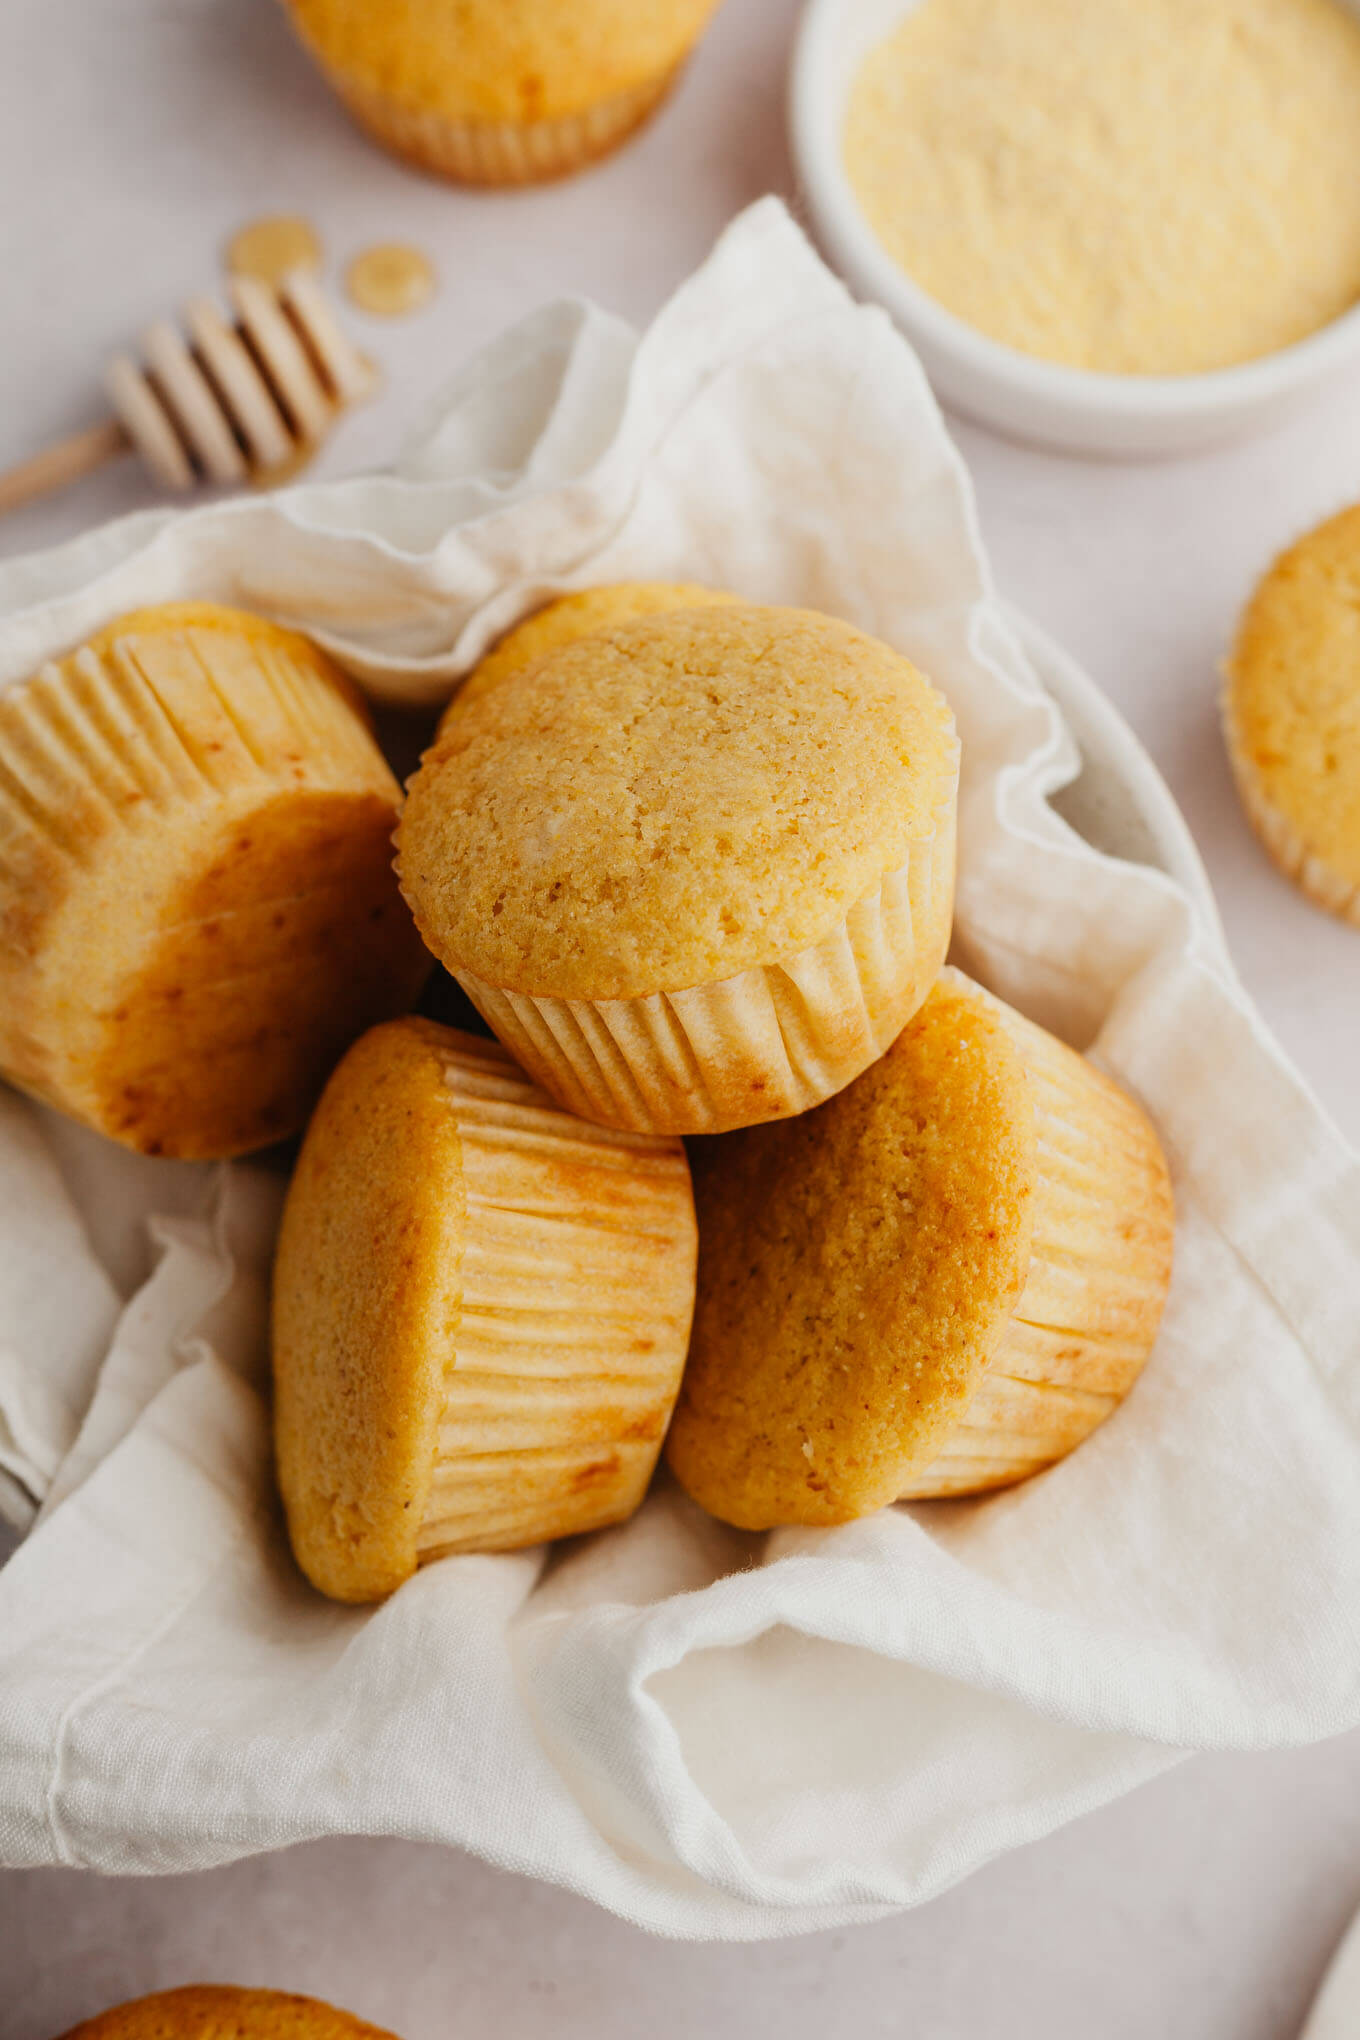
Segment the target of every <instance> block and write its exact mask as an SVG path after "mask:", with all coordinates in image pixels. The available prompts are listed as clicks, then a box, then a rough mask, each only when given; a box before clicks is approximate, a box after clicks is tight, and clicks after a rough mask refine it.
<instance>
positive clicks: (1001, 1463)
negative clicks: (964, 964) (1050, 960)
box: [901, 1000, 1174, 1501]
mask: <svg viewBox="0 0 1360 2040" xmlns="http://www.w3.org/2000/svg"><path fill="white" fill-rule="evenodd" d="M991 1005H992V1009H993V1010H994V1011H995V1012H997V1013H998V1014H999V1015H1000V1017H1001V1018H1002V1019H1003V1021H1004V1022H1005V1025H1006V1028H1007V1031H1008V1032H1009V1034H1010V1036H1011V1039H1012V1040H1013V1041H1014V1043H1015V1045H1016V1047H1017V1048H1018V1050H1019V1051H1020V1054H1021V1056H1022V1058H1023V1060H1024V1064H1025V1068H1026V1071H1027V1072H1028V1075H1029V1077H1030V1081H1031V1083H1032V1084H1033V1086H1034V1090H1035V1106H1036V1114H1037V1126H1038V1137H1039V1139H1038V1163H1039V1169H1038V1181H1037V1184H1036V1189H1035V1211H1034V1240H1033V1247H1032V1251H1031V1258H1030V1266H1029V1273H1028V1277H1027V1279H1026V1283H1025V1288H1024V1292H1023V1294H1022V1296H1021V1299H1020V1303H1019V1306H1018V1308H1017V1309H1016V1311H1015V1313H1014V1315H1013V1317H1012V1318H1011V1321H1010V1323H1009V1324H1008V1325H1007V1327H1006V1329H1005V1331H1004V1333H1003V1335H1002V1338H1001V1341H1000V1344H999V1345H998V1348H997V1351H996V1353H995V1354H994V1355H993V1357H992V1361H991V1364H990V1366H989V1367H988V1369H987V1372H986V1374H985V1375H984V1377H983V1379H982V1381H981V1383H980V1385H979V1387H978V1390H977V1392H976V1394H975V1395H974V1396H973V1398H972V1400H971V1401H970V1403H969V1404H968V1408H967V1410H966V1412H965V1413H964V1416H963V1417H962V1418H961V1420H960V1421H959V1423H958V1424H957V1425H956V1426H955V1427H954V1429H953V1430H952V1431H951V1432H950V1433H949V1435H948V1437H947V1439H946V1441H945V1444H944V1447H943V1449H942V1450H941V1451H940V1452H939V1453H938V1454H937V1455H936V1457H935V1458H934V1459H933V1460H932V1461H931V1463H930V1464H929V1465H928V1466H927V1467H925V1468H924V1469H923V1470H922V1471H921V1472H920V1473H918V1474H916V1475H914V1476H913V1478H912V1479H911V1481H910V1482H909V1483H908V1485H907V1487H906V1488H905V1489H904V1491H903V1494H902V1497H901V1498H902V1500H904V1501H907V1500H920V1499H924V1498H926V1497H929V1496H938V1495H958V1494H975V1493H978V1492H980V1491H982V1490H984V1489H987V1488H995V1487H1007V1486H1009V1485H1010V1484H1011V1483H1012V1482H1014V1481H1018V1480H1025V1479H1027V1478H1028V1476H1029V1475H1030V1474H1033V1473H1038V1472H1040V1471H1041V1470H1042V1468H1044V1467H1045V1466H1051V1465H1052V1464H1054V1462H1055V1461H1057V1460H1059V1459H1062V1458H1064V1457H1065V1456H1066V1454H1067V1453H1069V1452H1070V1451H1072V1449H1073V1447H1074V1446H1077V1445H1079V1444H1080V1443H1081V1442H1082V1440H1083V1439H1084V1438H1086V1437H1088V1436H1089V1435H1090V1433H1091V1432H1092V1431H1094V1430H1095V1429H1096V1427H1097V1425H1099V1424H1102V1423H1103V1422H1104V1421H1105V1419H1106V1417H1108V1416H1109V1415H1110V1413H1111V1411H1113V1410H1114V1409H1116V1408H1117V1407H1118V1405H1119V1403H1120V1402H1121V1401H1122V1400H1123V1398H1124V1396H1125V1395H1127V1393H1128V1391H1129V1389H1130V1388H1131V1387H1132V1386H1133V1384H1134V1382H1135V1381H1136V1380H1137V1378H1138V1375H1139V1374H1140V1372H1141V1371H1142V1368H1143V1365H1144V1362H1145V1361H1146V1359H1147V1357H1148V1354H1149V1353H1150V1352H1151V1350H1152V1345H1153V1341H1154V1339H1155V1338H1156V1335H1157V1326H1158V1324H1159V1322H1160V1319H1161V1314H1162V1308H1163V1305H1164V1303H1165V1300H1166V1290H1167V1284H1168V1282H1169V1280H1170V1274H1171V1253H1172V1230H1173V1217H1174V1215H1173V1210H1172V1202H1171V1191H1170V1185H1169V1182H1168V1179H1167V1175H1166V1165H1165V1162H1164V1160H1163V1157H1162V1151H1161V1147H1160V1144H1159V1142H1158V1140H1157V1136H1156V1134H1155V1132H1154V1131H1153V1128H1152V1126H1151V1123H1150V1122H1149V1120H1148V1118H1147V1116H1146V1114H1145V1113H1144V1112H1143V1110H1142V1108H1141V1106H1139V1105H1138V1104H1137V1103H1136V1102H1135V1101H1134V1100H1133V1099H1132V1098H1130V1097H1129V1096H1128V1095H1127V1094H1126V1093H1125V1092H1123V1091H1121V1090H1120V1089H1119V1087H1118V1086H1117V1085H1116V1084H1115V1083H1113V1082H1112V1081H1111V1080H1110V1079H1109V1078H1108V1077H1106V1076H1105V1075H1104V1074H1103V1073H1102V1072H1101V1071H1099V1070H1097V1069H1096V1068H1095V1067H1094V1066H1093V1065H1092V1064H1090V1063H1088V1062H1086V1061H1085V1059H1084V1058H1083V1057H1081V1056H1079V1055H1077V1054H1076V1053H1075V1052H1074V1051H1073V1050H1072V1049H1070V1048H1067V1047H1066V1046H1065V1045H1064V1044H1063V1043H1062V1042H1060V1041H1057V1040H1055V1039H1054V1037H1053V1036H1052V1035H1049V1034H1046V1033H1045V1032H1044V1031H1043V1029H1042V1028H1039V1027H1035V1026H1034V1025H1032V1023H1031V1022H1029V1021H1027V1020H1025V1019H1023V1018H1022V1017H1021V1015H1019V1014H1018V1013H1015V1012H1013V1011H1012V1010H1011V1009H1010V1008H1009V1007H1006V1006H1003V1005H1002V1004H1001V1002H1000V1001H999V1000H994V1001H991Z"/></svg>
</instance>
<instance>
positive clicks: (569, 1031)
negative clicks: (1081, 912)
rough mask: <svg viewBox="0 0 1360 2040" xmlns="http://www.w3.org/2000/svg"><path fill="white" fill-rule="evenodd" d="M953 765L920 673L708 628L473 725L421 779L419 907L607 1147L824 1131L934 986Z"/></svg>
mask: <svg viewBox="0 0 1360 2040" xmlns="http://www.w3.org/2000/svg"><path fill="white" fill-rule="evenodd" d="M957 784H958V743H957V739H956V738H955V735H954V727H953V720H952V718H951V716H950V713H949V710H948V708H947V707H946V705H945V703H944V702H943V700H942V699H941V697H940V696H939V695H938V694H937V693H936V692H935V690H934V688H933V687H931V686H930V684H929V682H928V681H926V680H925V679H924V678H923V677H922V675H921V674H920V673H918V672H917V670H916V669H915V667H914V666H912V665H911V663H910V662H909V661H908V660H907V659H905V658H903V657H902V656H901V655H900V654H899V653H897V652H895V651H893V650H891V649H890V648H889V647H888V646H887V645H884V644H881V643H880V642H879V641H878V640H877V639H875V638H871V637H868V636H866V635H865V634H864V632H862V631H858V630H854V629H852V628H851V627H850V625H848V624H844V623H840V622H838V621H836V620H835V619H834V618H832V617H828V616H822V615H818V614H816V613H815V612H813V611H811V610H792V609H771V608H759V607H755V606H752V605H748V604H740V603H730V604H711V605H709V606H707V607H705V608H702V609H678V610H670V611H665V612H662V613H659V614H656V615H652V616H645V617H641V618H637V619H635V620H634V621H632V622H630V623H626V624H622V625H620V626H618V627H617V628H614V629H610V630H604V631H597V632H596V633H595V634H593V635H591V636H588V637H584V638H581V639H578V640H577V641H576V642H574V643H568V644H564V645H561V646H559V647H558V648H557V649H556V650H554V651H552V652H550V653H549V654H547V655H546V656H544V657H542V658H540V659H538V660H537V661H535V662H534V663H533V664H532V665H530V666H529V667H527V668H526V669H525V670H524V671H522V672H520V673H518V674H517V675H516V677H515V681H514V684H513V685H507V686H499V687H489V688H485V689H483V690H480V691H474V692H473V693H472V694H471V695H470V696H469V697H468V698H467V699H465V700H459V701H455V703H454V704H453V706H452V708H451V709H450V710H449V712H448V714H447V715H446V716H445V718H444V722H443V724H442V726H441V730H440V734H439V736H438V739H437V741H436V743H435V745H434V747H433V749H432V750H431V751H429V752H427V754H426V756H425V759H424V761H423V763H422V765H421V768H420V771H419V772H418V773H417V774H416V775H415V777H414V779H413V780H412V781H411V784H410V789H409V793H408V798H407V804H406V807H405V809H404V811H403V816H402V821H401V825H400V828H399V830H398V837H397V844H398V869H399V872H400V876H401V884H402V889H403V891H404V893H405V895H406V898H407V900H408V901H409V902H410V905H411V908H412V911H413V913H414V914H415V917H416V923H417V925H418V927H419V928H420V930H421V933H422V934H423V935H424V937H425V940H426V942H427V943H428V945H429V947H430V948H431V949H432V950H433V952H434V953H435V955H436V956H438V957H439V959H440V961H441V962H442V963H443V964H444V965H445V966H446V967H447V968H448V969H449V970H450V971H451V972H452V973H453V975H454V976H455V977H456V978H457V979H458V981H459V983H460V984H461V985H462V986H463V989H464V990H465V991H466V992H467V993H468V995H469V997H470V998H471V999H472V1000H473V1002H474V1003H475V1004H476V1006H477V1007H478V1009H479V1011H480V1012H481V1013H482V1015H483V1017H484V1018H485V1019H486V1020H487V1021H488V1022H489V1024H490V1025H491V1027H492V1028H493V1029H494V1030H495V1032H496V1033H497V1034H498V1035H499V1036H500V1038H501V1040H502V1041H504V1042H505V1044H506V1046H507V1047H508V1048H509V1049H510V1050H511V1052H512V1053H513V1054H514V1055H515V1057H516V1058H517V1060H518V1061H519V1062H520V1063H521V1064H522V1065H523V1066H524V1068H525V1069H526V1070H528V1072H529V1073H530V1075H531V1076H532V1077H533V1078H534V1079H535V1081H536V1082H537V1083H540V1084H541V1085H542V1086H543V1088H544V1089H545V1090H546V1091H548V1092H550V1093H551V1094H552V1096H554V1097H555V1098H557V1099H558V1100H559V1101H560V1102H561V1103H562V1104H564V1105H566V1106H567V1107H568V1108H569V1109H570V1110H572V1111H574V1112H578V1113H580V1114H581V1115H582V1116H583V1117H585V1118H590V1119H596V1120H599V1121H600V1122H601V1123H603V1124H605V1125H615V1126H627V1127H635V1128H640V1129H648V1130H652V1131H658V1132H671V1133H693V1132H706V1131H709V1132H717V1131H721V1130H722V1129H724V1128H727V1127H733V1126H742V1125H751V1124H753V1123H754V1122H756V1121H758V1120H765V1119H777V1118H783V1117H786V1116H788V1115H789V1114H792V1113H796V1112H802V1111H806V1110H807V1108H808V1107H809V1106H811V1105H815V1104H816V1103H818V1102H819V1101H820V1100H821V1099H823V1098H826V1097H829V1096H830V1095H831V1093H832V1092H834V1091H837V1090H839V1089H840V1088H841V1087H842V1086H843V1085H845V1084H847V1083H849V1082H850V1080H851V1079H852V1078H853V1077H855V1076H857V1075H858V1074H859V1072H860V1071H861V1070H863V1069H864V1068H866V1067H867V1066H868V1064H869V1063H871V1062H873V1061H874V1060H875V1059H876V1057H878V1056H879V1055H881V1054H882V1053H883V1050H884V1049H885V1048H886V1047H887V1046H888V1044H889V1042H890V1041H891V1040H892V1039H893V1037H894V1036H895V1035H896V1034H897V1032H898V1031H899V1029H900V1028H901V1027H902V1025H903V1024H904V1022H905V1021H906V1020H907V1019H908V1018H909V1017H910V1015H911V1014H912V1013H913V1012H914V1011H915V1010H916V1008H917V1006H919V1005H920V1003H921V1001H922V999H923V998H924V997H925V995H926V993H927V992H928V991H929V989H930V987H931V985H932V984H933V983H934V980H935V977H936V974H937V973H938V971H939V968H940V966H941V964H942V963H943V961H944V955H945V951H946V948H947V947H948V942H949V930H950V920H951V914H952V907H953V884H954V829H955V803H956V798H957Z"/></svg>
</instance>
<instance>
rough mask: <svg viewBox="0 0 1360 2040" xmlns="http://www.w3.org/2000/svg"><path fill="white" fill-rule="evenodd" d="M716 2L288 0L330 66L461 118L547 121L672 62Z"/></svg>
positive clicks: (393, 94)
mask: <svg viewBox="0 0 1360 2040" xmlns="http://www.w3.org/2000/svg"><path fill="white" fill-rule="evenodd" d="M716 5H717V0H440V4H439V5H438V6H434V7H432V6H430V5H429V0H289V6H290V7H291V9H292V13H293V17H294V20H295V21H296V22H297V25H298V28H299V29H300V31H301V33H302V35H303V37H304V39H305V40H306V41H307V42H308V43H310V44H311V46H312V48H313V49H314V51H315V52H316V54H317V56H318V57H319V58H320V59H321V61H322V62H323V63H324V64H326V65H327V66H330V67H333V68H335V69H338V70H342V71H346V72H348V73H350V74H351V75H352V76H353V77H355V78H356V79H357V80H358V81H359V82H360V83H361V84H364V85H367V86H369V87H370V88H372V89H374V90H377V91H379V92H383V93H386V94H387V95H388V96H389V97H391V98H393V99H395V100H397V101H399V102H400V103H401V104H402V105H404V106H408V107H412V108H419V109H425V110H428V111H430V112H434V113H439V114H442V115H444V116H445V117H446V118H449V119H457V120H510V121H524V122H530V121H536V120H553V119H557V118H559V117H561V116H564V115H569V114H574V113H580V112H582V111H584V109H586V108H587V107H590V106H593V105H595V104H597V103H598V102H599V101H600V100H603V99H610V98H612V97H613V96H614V95H615V94H616V93H622V92H627V91H628V90H630V88H632V87H633V86H635V85H641V84H643V83H645V82H647V81H650V80H652V79H654V78H657V77H659V76H661V75H662V74H664V73H665V72H666V71H668V70H670V68H671V67H672V65H674V64H677V63H679V62H680V60H681V59H682V58H683V57H684V56H685V54H686V53H687V51H688V50H689V48H690V46H691V44H692V43H693V42H694V41H695V40H696V39H697V37H698V36H699V34H700V32H701V30H702V29H703V27H704V24H705V22H706V21H707V20H708V17H709V15H710V14H712V12H713V10H714V8H715V6H716Z"/></svg>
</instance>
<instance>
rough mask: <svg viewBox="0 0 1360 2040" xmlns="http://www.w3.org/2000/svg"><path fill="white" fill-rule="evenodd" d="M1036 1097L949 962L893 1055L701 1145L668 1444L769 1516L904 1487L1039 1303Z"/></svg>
mask: <svg viewBox="0 0 1360 2040" xmlns="http://www.w3.org/2000/svg"><path fill="white" fill-rule="evenodd" d="M1036 1140H1037V1135H1036V1125H1035V1102H1034V1095H1033V1091H1032V1088H1031V1085H1030V1081H1029V1078H1028V1076H1027V1074H1026V1071H1025V1067H1024V1064H1023V1062H1022V1060H1021V1057H1020V1053H1019V1051H1018V1049H1017V1048H1016V1047H1015V1045H1014V1043H1013V1042H1012V1040H1011V1037H1010V1035H1009V1034H1008V1032H1007V1029H1006V1027H1005V1024H1004V1022H1003V1021H1002V1019H1001V1017H1000V1016H999V1014H998V1012H997V1011H996V1009H995V1008H994V1007H993V1006H992V1005H991V1003H990V1002H989V1000H988V999H987V996H986V994H985V993H983V992H982V991H980V990H979V988H978V987H977V986H975V985H972V984H970V983H969V981H968V980H967V979H966V978H964V977H961V976H960V975H959V973H958V972H956V971H946V972H945V973H944V975H943V976H942V977H941V979H940V980H939V982H938V983H937V984H936V986H935V988H934V990H933V991H932V992H931V994H930V996H929V997H928V998H927V1000H926V1002H925V1004H924V1005H923V1006H922V1007H921V1009H920V1011H919V1012H918V1013H917V1014H916V1016H915V1018H914V1019H912V1020H911V1021H909V1022H908V1024H907V1026H906V1027H905V1028H904V1030H903V1032H902V1033H901V1034H900V1035H899V1036H898V1038H897V1040H896V1041H895V1042H894V1043H893V1045H892V1047H891V1048H890V1049H889V1050H888V1052H887V1054H886V1055H885V1056H884V1057H883V1058H882V1060H881V1061H880V1062H878V1063H876V1064H874V1066H873V1067H872V1068H871V1069H869V1070H867V1071H866V1072H865V1073H864V1075H863V1076H862V1077H858V1078H857V1079H856V1080H855V1082H854V1083H853V1084H851V1085H850V1086H849V1088H848V1089H846V1090H844V1091H842V1092H840V1093H839V1094H838V1096H836V1097H835V1098H832V1099H830V1100H829V1101H828V1102H827V1103H826V1104H825V1105H820V1106H818V1107H817V1108H816V1110H815V1111H812V1112H808V1113H805V1114H804V1115H803V1116H802V1118H800V1119H788V1120H780V1121H778V1122H776V1123H774V1124H771V1125H767V1126H757V1127H751V1128H749V1129H747V1130H745V1131H744V1132H740V1133H732V1134H722V1135H719V1136H717V1137H716V1138H713V1139H709V1140H704V1141H698V1142H695V1143H694V1144H693V1146H692V1149H691V1161H692V1164H693V1168H694V1182H695V1196H696V1201H697V1204H698V1209H699V1241H700V1247H699V1300H698V1307H697V1311H696V1315H695V1320H694V1335H693V1340H692V1343H691V1346H690V1357H689V1362H688V1366H687V1368H686V1372H685V1378H684V1382H683V1384H682V1387H681V1391H680V1401H679V1404H678V1405H677V1408H676V1413H675V1418H674V1421H673V1423H672V1426H671V1431H670V1437H669V1441H668V1444H667V1458H668V1459H669V1461H670V1463H671V1466H672V1468H673V1470H674V1472H675V1473H676V1475H677V1477H678V1479H679V1480H680V1482H681V1484H682V1485H683V1486H684V1487H685V1488H686V1489H687V1490H688V1492H689V1493H690V1494H691V1495H692V1496H693V1497H694V1498H695V1500H696V1501H698V1502H700V1503H701V1504H702V1505H703V1507H704V1508H705V1509H707V1510H709V1511H710V1513H711V1514H713V1515H715V1516H719V1517H721V1518H722V1519H723V1520H724V1521H726V1522H729V1523H735V1524H737V1525H738V1526H739V1527H741V1528H743V1529H748V1530H763V1529H768V1528H769V1527H771V1526H772V1525H774V1524H777V1523H840V1522H845V1521H848V1520H849V1519H851V1518H853V1517H856V1516H861V1515H865V1514H867V1513H868V1512H869V1511H870V1510H873V1509H878V1508H882V1507H883V1506H884V1505H885V1504H886V1503H888V1502H891V1501H895V1500H896V1499H897V1497H898V1495H900V1494H901V1492H902V1489H903V1487H904V1485H905V1484H906V1480H907V1478H908V1475H909V1473H910V1471H911V1470H912V1469H913V1468H914V1467H918V1466H923V1465H926V1464H928V1463H929V1462H930V1460H931V1459H932V1458H933V1457H934V1455H935V1450H936V1447H937V1445H938V1443H939V1441H940V1440H941V1439H942V1438H943V1437H944V1435H945V1433H946V1432H947V1431H948V1430H949V1428H950V1426H951V1425H952V1424H953V1422H954V1421H955V1420H956V1418H957V1417H958V1416H959V1414H960V1413H961V1411H962V1410H963V1409H964V1407H965V1406H966V1404H967V1403H968V1401H969V1400H970V1398H971V1396H972V1394H973V1391H974V1389H975V1388H976V1386H977V1384H978V1382H979V1380H980V1379H981V1377H982V1375H983V1373H984V1372H985V1371H986V1367H987V1363H988V1360H989V1358H990V1356H991V1355H992V1353H993V1352H994V1351H995V1349H996V1346H997V1344H998V1343H999V1341H1000V1339H1001V1336H1002V1333H1003V1332H1004V1330H1005V1327H1006V1324H1007V1321H1008V1320H1009V1318H1010V1315H1011V1313H1012V1311H1013V1310H1014V1308H1015V1306H1016V1304H1017V1303H1018V1302H1019V1299H1020V1295H1021V1292H1022V1290H1023V1288H1024V1284H1025V1278H1026V1272H1027V1269H1028V1265H1029V1256H1030V1240H1031V1233H1032V1228H1033V1205H1034V1186H1035V1181H1036V1166H1037V1162H1036V1155H1037V1150H1036Z"/></svg>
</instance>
